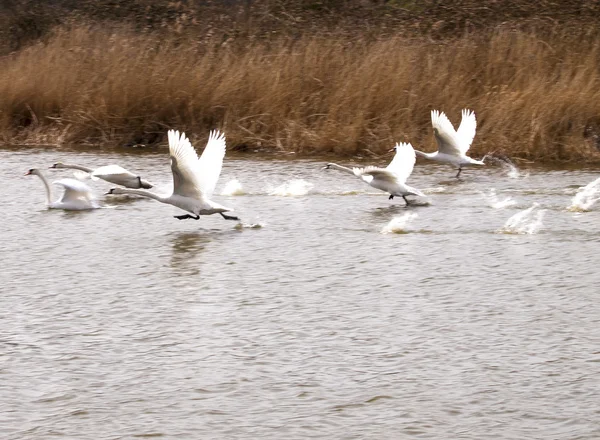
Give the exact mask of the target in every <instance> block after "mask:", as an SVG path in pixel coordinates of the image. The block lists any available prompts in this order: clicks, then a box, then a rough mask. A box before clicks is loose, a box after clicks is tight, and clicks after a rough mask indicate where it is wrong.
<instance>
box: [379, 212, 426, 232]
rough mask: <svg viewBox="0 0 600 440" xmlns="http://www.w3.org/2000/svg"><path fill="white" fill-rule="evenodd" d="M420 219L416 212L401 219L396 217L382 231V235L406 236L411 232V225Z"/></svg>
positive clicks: (408, 213) (409, 213)
mask: <svg viewBox="0 0 600 440" xmlns="http://www.w3.org/2000/svg"><path fill="white" fill-rule="evenodd" d="M417 217H418V215H417V213H415V212H407V213H406V214H404V215H402V216H400V217H394V218H393V219H392V220H390V222H389V223H388V224H387V225H385V226H384V227H383V229H381V233H382V234H406V233H408V232H410V228H409V225H410V223H412V222H413V220H415V219H416V218H417Z"/></svg>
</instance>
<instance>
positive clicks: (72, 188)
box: [52, 178, 94, 203]
mask: <svg viewBox="0 0 600 440" xmlns="http://www.w3.org/2000/svg"><path fill="white" fill-rule="evenodd" d="M52 183H54V184H56V185H60V186H62V187H63V188H64V189H65V193H64V194H63V196H62V197H61V199H60V201H61V202H63V203H64V202H72V201H76V200H87V201H92V200H94V194H93V193H92V189H91V188H90V187H89V186H87V185H86V184H85V183H83V182H80V181H79V180H75V179H69V178H66V179H60V180H55V181H54V182H52Z"/></svg>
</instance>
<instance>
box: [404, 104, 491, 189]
mask: <svg viewBox="0 0 600 440" xmlns="http://www.w3.org/2000/svg"><path fill="white" fill-rule="evenodd" d="M431 124H432V125H433V133H434V135H435V140H436V141H437V144H438V151H436V152H434V153H424V152H423V151H419V150H415V152H416V153H417V154H418V155H419V156H422V157H425V158H427V159H431V160H435V161H438V162H443V163H448V164H451V165H454V166H457V167H458V173H457V174H456V178H458V176H460V172H461V171H462V167H463V166H465V165H485V164H484V163H483V160H475V159H471V158H470V157H469V156H467V151H469V148H470V147H471V143H472V142H473V138H474V137H475V130H476V129H477V120H476V119H475V113H474V112H473V111H471V110H466V109H465V110H463V111H462V120H461V121H460V126H459V127H458V130H456V131H455V130H454V127H453V126H452V123H451V122H450V121H449V120H448V117H447V116H446V115H445V114H444V113H443V112H439V111H437V110H432V111H431Z"/></svg>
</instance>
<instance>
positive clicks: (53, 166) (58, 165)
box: [50, 162, 66, 168]
mask: <svg viewBox="0 0 600 440" xmlns="http://www.w3.org/2000/svg"><path fill="white" fill-rule="evenodd" d="M50 168H66V167H65V164H64V163H62V162H56V163H55V164H53V165H52V166H51V167H50Z"/></svg>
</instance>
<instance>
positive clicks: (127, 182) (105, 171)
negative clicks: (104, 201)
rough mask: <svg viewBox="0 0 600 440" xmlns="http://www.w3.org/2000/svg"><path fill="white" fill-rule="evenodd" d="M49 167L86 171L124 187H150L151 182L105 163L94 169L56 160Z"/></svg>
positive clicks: (96, 178) (94, 176)
mask: <svg viewBox="0 0 600 440" xmlns="http://www.w3.org/2000/svg"><path fill="white" fill-rule="evenodd" d="M50 168H53V169H56V168H69V169H72V170H79V171H83V172H85V173H88V175H89V177H91V178H92V180H98V179H102V180H106V181H107V182H110V183H114V184H115V185H121V186H124V187H126V188H145V189H149V188H152V186H153V185H152V184H151V183H150V182H148V181H147V180H144V179H142V178H141V177H140V176H138V175H136V174H133V173H132V172H130V171H127V170H126V169H125V168H123V167H120V166H119V165H106V166H103V167H100V168H96V169H95V170H93V169H91V168H88V167H84V166H81V165H73V164H67V163H62V162H57V163H55V164H54V165H52V166H51V167H50ZM86 177H87V176H86Z"/></svg>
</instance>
